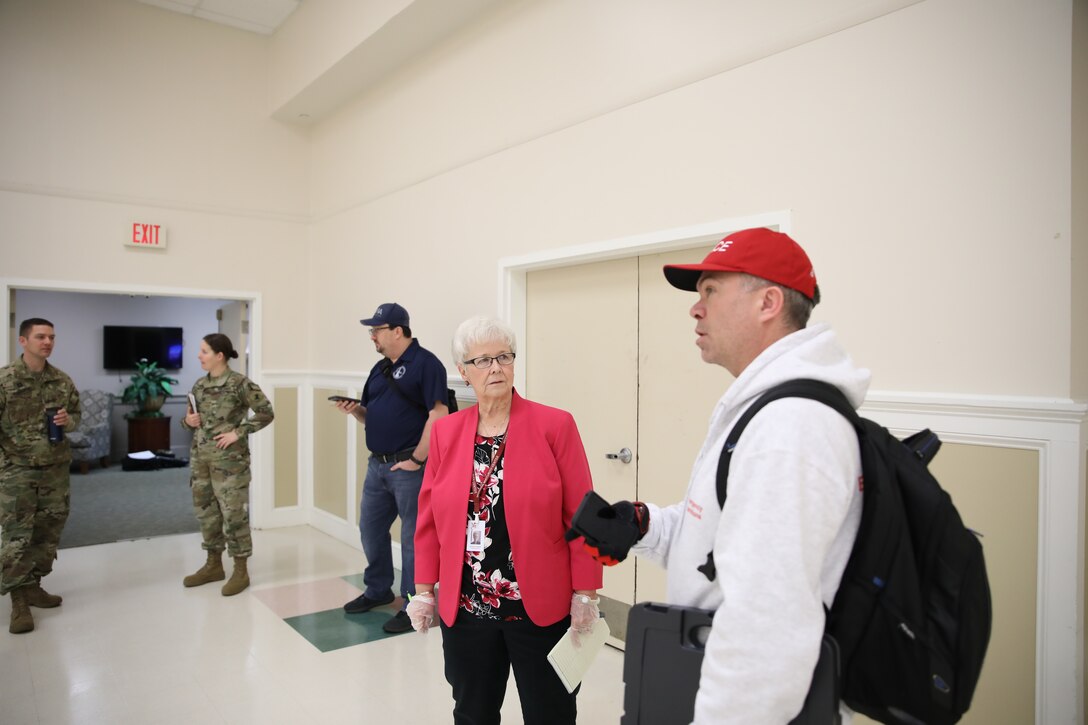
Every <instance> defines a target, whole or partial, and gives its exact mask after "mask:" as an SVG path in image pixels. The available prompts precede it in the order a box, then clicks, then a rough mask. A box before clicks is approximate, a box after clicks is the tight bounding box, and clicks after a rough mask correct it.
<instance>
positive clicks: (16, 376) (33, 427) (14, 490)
mask: <svg viewBox="0 0 1088 725" xmlns="http://www.w3.org/2000/svg"><path fill="white" fill-rule="evenodd" d="M55 339H56V335H55V334H54V332H53V323H51V322H49V321H48V320H43V319H41V318H37V317H34V318H31V319H29V320H24V321H23V323H22V324H21V325H19V344H20V345H21V346H22V347H23V354H22V355H21V356H20V357H18V358H16V360H15V362H13V363H11V364H10V365H8V366H7V367H4V368H0V529H2V530H3V533H2V535H0V594H11V625H10V626H9V627H8V631H10V632H11V633H12V634H20V633H22V632H29V631H31V630H32V629H34V617H33V616H32V615H31V613H30V607H56V606H59V605H60V603H61V598H60V597H59V596H56V595H54V594H50V593H48V592H46V591H45V590H44V589H42V585H41V580H42V577H44V576H46V575H48V574H49V573H50V572H51V571H53V560H54V559H56V558H57V544H58V543H60V534H61V531H62V530H63V529H64V523H65V522H66V521H67V520H68V500H69V479H68V467H69V464H70V463H71V461H72V452H71V449H70V448H69V445H68V440H67V438H65V439H64V440H62V441H60V442H55V443H50V442H49V434H48V431H47V428H46V409H48V408H59V412H58V413H57V414H56V415H55V416H54V417H53V422H54V423H55V424H57V425H58V426H60V427H61V428H63V429H64V430H66V431H71V430H75V428H76V427H77V426H78V425H79V392H78V391H77V390H76V386H75V384H74V383H73V382H72V379H71V378H70V377H68V376H67V375H65V374H64V373H62V372H61V371H60V370H58V369H57V368H55V367H53V366H52V365H50V364H49V363H48V362H47V360H46V358H48V357H49V356H50V355H51V354H52V352H53V345H54V342H55Z"/></svg>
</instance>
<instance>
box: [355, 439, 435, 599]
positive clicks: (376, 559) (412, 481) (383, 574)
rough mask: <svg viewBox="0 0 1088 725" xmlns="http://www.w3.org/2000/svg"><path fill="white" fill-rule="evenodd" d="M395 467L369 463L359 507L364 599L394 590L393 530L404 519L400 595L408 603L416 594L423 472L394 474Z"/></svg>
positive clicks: (387, 464)
mask: <svg viewBox="0 0 1088 725" xmlns="http://www.w3.org/2000/svg"><path fill="white" fill-rule="evenodd" d="M394 465H396V464H393V463H380V462H378V460H377V459H375V458H373V457H371V458H370V459H369V460H368V461H367V466H366V479H365V480H364V481H363V500H362V503H361V504H360V506H359V535H360V538H361V539H362V542H363V553H364V554H366V569H364V570H363V584H364V585H365V586H366V590H365V591H364V592H363V594H364V595H366V596H367V597H369V598H371V599H380V598H382V597H384V596H385V595H386V594H387V593H388V592H390V591H392V590H393V547H392V537H391V536H390V535H389V527H391V526H392V525H393V521H394V520H395V519H396V518H397V516H398V515H399V516H400V560H401V572H400V593H401V596H402V597H404V598H405V600H407V599H408V595H409V594H415V593H416V579H415V560H416V555H415V551H416V543H415V537H416V510H417V508H418V506H419V489H420V488H421V487H422V486H423V469H422V468H420V469H419V470H418V471H405V470H396V471H391V470H389V469H391V468H392V467H393V466H394Z"/></svg>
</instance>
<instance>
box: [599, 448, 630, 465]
mask: <svg viewBox="0 0 1088 725" xmlns="http://www.w3.org/2000/svg"><path fill="white" fill-rule="evenodd" d="M604 457H605V458H607V459H608V460H610V461H614V460H617V459H619V460H620V461H622V462H623V463H630V462H631V449H630V448H621V449H620V452H619V453H605V454H604Z"/></svg>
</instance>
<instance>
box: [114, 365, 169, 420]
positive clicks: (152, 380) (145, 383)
mask: <svg viewBox="0 0 1088 725" xmlns="http://www.w3.org/2000/svg"><path fill="white" fill-rule="evenodd" d="M129 381H130V382H129V385H128V387H127V388H125V390H124V392H123V393H122V394H121V400H122V401H123V402H125V403H134V404H135V405H136V410H134V411H133V412H131V413H129V414H128V416H127V417H129V418H160V417H162V412H161V410H160V408H162V404H163V402H165V401H166V396H167V395H170V394H172V393H173V390H172V389H171V388H170V384H171V383H173V384H174V385H176V384H177V382H178V381H177V379H175V378H172V377H170V376H169V375H167V374H166V371H165V370H162V369H161V368H159V364H158V363H154V362H148V361H147V358H141V359H140V360H139V362H137V363H136V372H135V373H133V374H132V377H131V378H130V379H129Z"/></svg>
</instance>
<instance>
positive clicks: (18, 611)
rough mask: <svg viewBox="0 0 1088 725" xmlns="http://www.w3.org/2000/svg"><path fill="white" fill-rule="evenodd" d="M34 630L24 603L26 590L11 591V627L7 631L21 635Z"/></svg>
mask: <svg viewBox="0 0 1088 725" xmlns="http://www.w3.org/2000/svg"><path fill="white" fill-rule="evenodd" d="M33 630H34V617H33V615H31V614H30V607H29V606H27V603H26V589H25V588H23V589H13V590H12V592H11V625H10V626H9V627H8V631H9V632H11V633H12V634H22V633H23V632H31V631H33Z"/></svg>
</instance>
